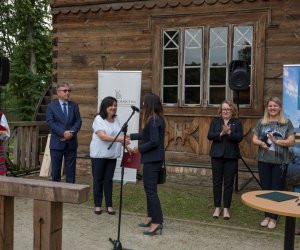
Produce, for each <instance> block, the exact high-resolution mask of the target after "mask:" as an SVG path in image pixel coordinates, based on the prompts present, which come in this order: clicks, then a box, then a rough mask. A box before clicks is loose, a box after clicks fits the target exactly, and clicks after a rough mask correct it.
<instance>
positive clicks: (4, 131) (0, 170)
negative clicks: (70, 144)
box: [0, 112, 10, 175]
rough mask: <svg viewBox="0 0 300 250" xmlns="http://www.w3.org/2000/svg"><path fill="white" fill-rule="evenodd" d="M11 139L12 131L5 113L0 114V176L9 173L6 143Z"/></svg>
mask: <svg viewBox="0 0 300 250" xmlns="http://www.w3.org/2000/svg"><path fill="white" fill-rule="evenodd" d="M9 137H10V130H9V126H8V123H7V120H6V117H5V115H4V114H3V113H1V112H0V175H4V174H5V173H6V172H7V168H6V166H5V150H4V141H5V140H8V138H9Z"/></svg>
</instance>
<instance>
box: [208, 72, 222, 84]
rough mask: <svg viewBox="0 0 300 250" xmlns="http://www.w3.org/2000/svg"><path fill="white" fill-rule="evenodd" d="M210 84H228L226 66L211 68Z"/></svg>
mask: <svg viewBox="0 0 300 250" xmlns="http://www.w3.org/2000/svg"><path fill="white" fill-rule="evenodd" d="M209 74H210V75H209V76H210V81H209V84H210V85H226V68H210V72H209Z"/></svg>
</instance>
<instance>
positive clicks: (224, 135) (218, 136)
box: [207, 100, 243, 220]
mask: <svg viewBox="0 0 300 250" xmlns="http://www.w3.org/2000/svg"><path fill="white" fill-rule="evenodd" d="M237 113H238V110H237V107H236V105H235V104H234V103H233V102H231V101H227V100H225V101H223V102H222V104H221V106H220V107H219V111H218V114H219V117H216V118H214V119H213V120H212V123H211V125H210V128H209V131H208V135H207V138H208V140H211V141H212V145H211V150H210V156H211V165H212V176H213V194H214V205H215V210H214V213H213V217H214V218H219V216H220V214H221V201H222V186H223V185H224V190H223V202H224V211H223V218H224V219H227V220H228V219H230V213H229V208H230V205H231V199H232V192H233V183H234V176H235V174H236V172H237V170H238V159H239V158H240V149H239V142H241V141H242V139H243V127H242V124H241V122H240V121H239V119H237V118H236V116H237Z"/></svg>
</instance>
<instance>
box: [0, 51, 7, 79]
mask: <svg viewBox="0 0 300 250" xmlns="http://www.w3.org/2000/svg"><path fill="white" fill-rule="evenodd" d="M8 80H9V60H8V58H7V57H4V56H0V85H5V84H7V83H8Z"/></svg>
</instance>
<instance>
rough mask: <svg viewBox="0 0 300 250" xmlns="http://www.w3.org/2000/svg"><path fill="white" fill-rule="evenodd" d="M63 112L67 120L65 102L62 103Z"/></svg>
mask: <svg viewBox="0 0 300 250" xmlns="http://www.w3.org/2000/svg"><path fill="white" fill-rule="evenodd" d="M63 112H64V115H65V117H66V119H67V118H68V112H67V104H66V103H65V102H64V103H63Z"/></svg>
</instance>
